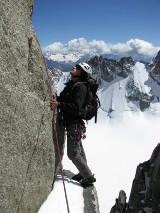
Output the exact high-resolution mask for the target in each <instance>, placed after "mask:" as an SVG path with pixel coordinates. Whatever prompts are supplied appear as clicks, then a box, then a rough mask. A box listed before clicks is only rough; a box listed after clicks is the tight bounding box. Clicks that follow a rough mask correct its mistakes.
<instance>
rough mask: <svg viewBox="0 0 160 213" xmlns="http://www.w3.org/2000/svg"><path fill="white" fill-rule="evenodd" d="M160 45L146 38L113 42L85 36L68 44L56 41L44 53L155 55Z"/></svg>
mask: <svg viewBox="0 0 160 213" xmlns="http://www.w3.org/2000/svg"><path fill="white" fill-rule="evenodd" d="M159 50H160V47H156V46H154V45H153V44H152V43H149V42H147V41H144V40H140V39H138V38H136V39H130V40H129V41H127V42H126V43H117V44H111V43H106V42H104V41H102V40H95V39H94V40H92V41H87V40H86V39H85V38H78V39H72V40H71V41H69V42H68V43H66V44H62V43H60V42H55V43H53V44H51V45H48V46H45V47H44V48H43V52H44V53H52V54H69V53H77V54H90V53H91V54H108V53H109V54H123V55H124V54H125V55H131V56H146V57H154V56H155V55H156V54H157V53H158V51H159Z"/></svg>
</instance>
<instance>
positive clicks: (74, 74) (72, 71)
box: [70, 67, 81, 77]
mask: <svg viewBox="0 0 160 213" xmlns="http://www.w3.org/2000/svg"><path fill="white" fill-rule="evenodd" d="M70 74H71V76H72V77H79V76H80V74H81V71H80V70H78V69H77V68H76V67H73V69H72V70H71V71H70Z"/></svg>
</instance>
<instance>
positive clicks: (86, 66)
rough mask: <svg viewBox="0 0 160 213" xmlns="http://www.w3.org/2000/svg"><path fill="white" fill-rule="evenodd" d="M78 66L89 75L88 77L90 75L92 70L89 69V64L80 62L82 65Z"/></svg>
mask: <svg viewBox="0 0 160 213" xmlns="http://www.w3.org/2000/svg"><path fill="white" fill-rule="evenodd" d="M78 65H79V66H80V67H82V69H83V70H84V71H85V72H87V73H89V74H90V75H92V69H91V67H90V66H89V64H87V63H84V62H82V63H79V64H78Z"/></svg>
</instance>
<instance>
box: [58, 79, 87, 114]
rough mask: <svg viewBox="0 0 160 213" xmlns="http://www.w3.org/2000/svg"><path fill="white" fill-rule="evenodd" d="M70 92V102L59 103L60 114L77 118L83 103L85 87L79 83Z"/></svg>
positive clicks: (85, 93)
mask: <svg viewBox="0 0 160 213" xmlns="http://www.w3.org/2000/svg"><path fill="white" fill-rule="evenodd" d="M71 92H72V94H71V101H70V102H59V108H60V110H61V111H62V112H65V113H69V114H72V115H74V116H77V115H79V111H80V109H81V108H82V106H83V104H84V103H85V100H86V95H87V87H86V85H84V84H83V83H79V84H77V85H75V86H74V87H73V89H71Z"/></svg>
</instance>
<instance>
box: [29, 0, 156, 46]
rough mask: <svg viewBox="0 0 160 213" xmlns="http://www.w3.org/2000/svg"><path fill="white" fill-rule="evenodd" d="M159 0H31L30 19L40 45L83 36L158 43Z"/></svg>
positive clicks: (106, 41)
mask: <svg viewBox="0 0 160 213" xmlns="http://www.w3.org/2000/svg"><path fill="white" fill-rule="evenodd" d="M159 20H160V1H159V0H152V1H151V0H132V1H131V0H121V1H120V0H81V1H78V0H63V1H62V0H57V1H53V0H34V13H33V17H32V22H33V25H34V28H35V31H36V34H37V36H38V39H39V42H40V44H41V46H42V47H44V46H47V45H50V44H53V43H55V42H60V43H61V44H67V43H68V42H69V41H71V40H73V39H79V38H84V39H86V41H87V42H90V41H92V40H96V41H104V42H105V43H107V44H108V43H110V44H117V43H123V44H124V43H126V42H127V41H129V40H131V39H140V40H142V41H146V42H149V43H151V44H153V45H154V46H156V47H157V46H158V47H159V46H160V28H159Z"/></svg>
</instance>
